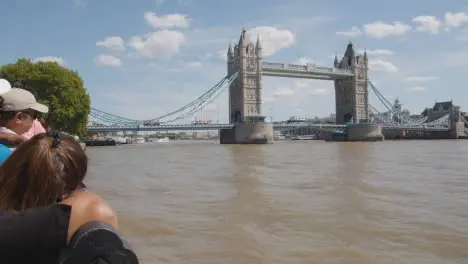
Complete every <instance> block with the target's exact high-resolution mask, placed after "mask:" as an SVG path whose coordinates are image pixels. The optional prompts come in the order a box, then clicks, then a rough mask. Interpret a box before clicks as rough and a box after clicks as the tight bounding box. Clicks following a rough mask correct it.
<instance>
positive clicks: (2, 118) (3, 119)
mask: <svg viewBox="0 0 468 264" xmlns="http://www.w3.org/2000/svg"><path fill="white" fill-rule="evenodd" d="M3 101H4V99H3V96H0V108H2V107H3ZM17 113H18V112H12V111H1V110H0V125H2V126H5V125H6V123H7V122H8V121H10V120H11V119H12V118H14V117H15V115H16V114H17Z"/></svg>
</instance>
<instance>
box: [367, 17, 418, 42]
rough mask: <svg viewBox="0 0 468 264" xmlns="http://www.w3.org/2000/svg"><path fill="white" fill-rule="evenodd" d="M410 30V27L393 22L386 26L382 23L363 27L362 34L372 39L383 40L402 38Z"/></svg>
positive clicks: (378, 22)
mask: <svg viewBox="0 0 468 264" xmlns="http://www.w3.org/2000/svg"><path fill="white" fill-rule="evenodd" d="M410 30H411V26H410V25H407V24H404V23H401V22H399V21H395V22H393V23H392V24H386V23H384V22H382V21H377V22H374V23H370V24H366V25H364V32H365V33H366V34H367V35H369V36H371V37H374V38H384V37H390V36H403V35H405V34H406V33H408V32H409V31H410Z"/></svg>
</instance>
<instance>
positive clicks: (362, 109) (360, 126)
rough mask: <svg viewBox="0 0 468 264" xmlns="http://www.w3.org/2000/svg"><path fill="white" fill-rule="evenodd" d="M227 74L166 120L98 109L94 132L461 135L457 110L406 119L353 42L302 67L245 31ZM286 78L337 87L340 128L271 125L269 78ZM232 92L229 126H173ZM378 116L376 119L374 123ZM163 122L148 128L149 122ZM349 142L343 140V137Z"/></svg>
mask: <svg viewBox="0 0 468 264" xmlns="http://www.w3.org/2000/svg"><path fill="white" fill-rule="evenodd" d="M226 57H227V76H225V77H224V78H223V79H222V80H221V81H220V82H218V83H217V84H216V85H215V86H213V87H212V88H211V89H209V90H208V91H206V92H205V93H203V94H202V95H201V96H200V97H198V98H196V99H195V100H193V101H192V102H190V103H188V104H187V105H185V106H182V107H181V108H179V109H177V110H175V111H172V112H170V113H167V114H165V115H163V116H160V117H155V118H152V119H147V120H133V119H129V118H125V117H119V116H116V115H113V114H109V113H106V112H104V111H100V110H98V109H95V108H93V109H92V111H91V114H90V116H91V118H92V119H95V120H98V121H99V122H100V123H105V125H104V126H102V125H101V126H96V125H94V126H88V130H89V131H90V132H105V131H158V130H213V129H219V130H220V138H221V139H220V142H221V143H229V144H232V143H270V142H272V141H273V129H274V128H275V129H282V128H291V127H300V126H307V127H309V128H313V129H318V130H321V131H323V132H325V133H329V134H330V136H331V138H333V135H340V136H341V137H342V136H343V135H344V138H345V140H358V141H366V140H381V139H383V135H382V128H383V129H384V131H391V132H392V133H398V132H395V131H407V130H424V131H429V130H432V131H438V132H440V131H456V129H455V128H454V124H455V123H457V122H459V121H460V120H459V118H456V116H457V115H459V114H458V113H457V111H452V112H449V113H447V114H446V115H444V116H441V117H439V118H438V119H437V120H430V121H431V123H427V118H426V119H421V120H412V119H411V118H409V117H407V116H404V115H402V112H401V111H399V109H396V108H395V107H394V106H393V105H392V104H391V103H389V102H388V100H387V99H386V98H385V97H384V96H383V95H382V94H381V93H380V91H379V90H378V89H377V88H376V87H375V86H374V85H373V84H372V83H371V81H370V79H369V75H368V74H369V63H368V57H367V54H366V52H364V53H363V54H358V53H357V52H356V51H355V47H354V45H353V43H351V42H349V43H348V45H347V46H346V50H345V52H344V55H343V56H342V58H341V59H338V57H337V56H335V59H334V62H333V67H323V66H317V65H315V64H311V63H309V64H307V65H298V64H285V63H276V62H264V61H263V55H262V45H261V41H260V38H259V37H257V41H256V43H255V44H254V43H253V42H251V41H250V38H249V37H248V35H247V30H246V29H245V27H243V28H242V31H241V34H240V37H239V41H238V42H237V43H236V44H235V45H234V46H232V45H231V44H229V47H228V51H227V53H226ZM265 76H267V77H286V78H302V79H317V80H329V81H333V82H334V86H335V109H336V111H335V113H336V124H335V125H320V124H319V125H317V124H308V123H307V124H289V125H288V127H286V126H287V124H275V125H274V124H271V123H266V122H265V116H264V115H263V114H262V97H263V96H262V93H263V77H265ZM226 89H227V90H228V93H229V99H228V100H229V102H228V103H229V123H228V124H212V125H198V124H187V125H173V124H171V123H173V122H175V121H178V120H183V119H186V118H187V117H190V116H192V115H193V114H195V113H196V112H197V111H200V110H201V109H203V108H204V107H205V106H206V105H207V104H209V103H211V102H213V101H214V100H215V99H216V98H218V97H219V95H220V94H221V93H222V92H223V91H224V90H226ZM369 91H372V92H373V93H374V94H375V95H376V96H377V98H378V99H379V101H380V102H381V103H382V104H383V105H384V106H385V107H386V108H387V111H386V112H385V113H389V112H390V113H391V115H390V116H391V118H389V117H388V115H386V114H383V113H380V112H379V111H377V110H376V109H375V108H374V107H373V106H371V105H370V103H369ZM371 117H372V120H371ZM148 123H149V124H151V123H153V124H157V125H154V126H148V125H145V124H148ZM342 138H343V137H342Z"/></svg>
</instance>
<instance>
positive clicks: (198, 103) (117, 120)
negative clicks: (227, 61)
mask: <svg viewBox="0 0 468 264" xmlns="http://www.w3.org/2000/svg"><path fill="white" fill-rule="evenodd" d="M238 76H239V73H238V72H236V73H234V74H232V75H231V76H226V77H224V78H223V79H221V81H219V82H218V83H217V84H216V85H214V86H213V87H212V88H210V89H209V90H208V91H206V92H205V93H203V94H202V95H201V96H199V97H197V98H196V99H195V100H193V101H191V102H190V103H188V104H186V105H184V106H182V107H180V108H178V109H176V110H174V111H172V112H169V113H166V114H164V115H162V116H159V117H155V118H152V119H146V120H135V119H129V118H125V117H121V116H117V115H113V114H109V113H106V112H104V111H101V110H98V109H96V108H91V113H90V115H91V117H93V118H95V119H98V120H101V121H104V122H106V123H111V124H124V125H129V124H134V125H135V124H143V123H145V122H150V123H152V122H155V121H159V120H162V119H165V118H168V117H173V118H172V119H170V120H166V121H162V122H160V123H170V122H174V121H176V120H180V119H184V118H186V117H187V116H189V115H191V114H193V113H195V112H197V111H198V110H200V109H201V108H203V107H205V106H206V105H207V104H209V103H211V102H213V101H214V100H215V99H216V98H217V97H218V96H219V95H220V94H221V93H222V92H223V91H224V90H225V89H226V88H227V87H229V86H230V85H231V83H232V82H233V81H234V80H235V79H236V78H237V77H238Z"/></svg>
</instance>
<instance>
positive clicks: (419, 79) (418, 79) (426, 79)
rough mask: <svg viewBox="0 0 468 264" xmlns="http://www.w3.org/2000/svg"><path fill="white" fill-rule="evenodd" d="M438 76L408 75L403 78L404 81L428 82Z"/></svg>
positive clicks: (436, 78)
mask: <svg viewBox="0 0 468 264" xmlns="http://www.w3.org/2000/svg"><path fill="white" fill-rule="evenodd" d="M438 79H439V77H437V76H410V77H406V78H404V79H403V81H405V82H430V81H436V80H438Z"/></svg>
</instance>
